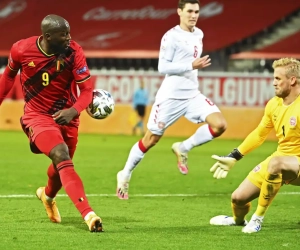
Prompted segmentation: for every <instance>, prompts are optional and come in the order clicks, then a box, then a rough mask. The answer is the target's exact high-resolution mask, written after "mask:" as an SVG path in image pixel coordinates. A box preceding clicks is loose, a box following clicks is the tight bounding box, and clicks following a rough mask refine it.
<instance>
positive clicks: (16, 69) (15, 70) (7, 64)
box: [7, 64, 19, 71]
mask: <svg viewBox="0 0 300 250" xmlns="http://www.w3.org/2000/svg"><path fill="white" fill-rule="evenodd" d="M7 66H8V67H9V69H10V70H12V71H18V70H19V69H13V68H12V67H11V66H10V65H9V64H7Z"/></svg>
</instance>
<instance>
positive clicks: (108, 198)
mask: <svg viewBox="0 0 300 250" xmlns="http://www.w3.org/2000/svg"><path fill="white" fill-rule="evenodd" d="M138 139H139V138H138V137H131V136H109V135H91V134H90V135H86V134H82V135H80V138H79V144H78V148H77V152H76V154H75V158H74V163H75V168H76V169H77V171H78V173H79V174H80V176H81V177H82V180H83V182H84V185H85V190H86V193H87V194H88V195H89V196H88V197H89V201H90V204H91V206H92V207H93V208H94V210H95V211H96V212H97V213H98V214H99V215H100V216H101V217H102V219H103V225H104V229H105V232H104V233H102V234H94V233H90V232H89V231H88V229H87V226H86V225H85V224H84V223H83V221H82V219H81V216H80V215H79V213H78V212H77V210H76V209H75V207H74V206H73V205H72V203H71V201H70V200H69V198H68V197H66V196H65V192H64V191H63V190H62V191H61V192H60V196H59V197H58V198H57V202H58V206H59V209H60V213H61V216H62V223H61V224H59V225H58V224H53V223H51V222H50V221H49V219H48V218H47V216H46V213H45V211H44V208H43V206H42V204H41V202H40V201H39V200H37V198H35V196H34V194H35V190H36V188H37V187H39V186H43V185H45V183H46V180H47V176H46V169H47V166H48V164H49V163H50V160H49V159H47V158H46V157H45V156H43V155H34V154H32V153H31V152H30V150H29V146H28V141H27V138H26V136H25V135H24V134H23V133H22V132H10V131H0V149H1V151H0V152H1V153H0V156H1V157H0V187H1V188H0V204H1V216H0V218H1V223H0V232H1V240H0V249H3V250H6V249H9V250H13V249H22V250H27V249H28V250H35V249H37V250H41V249H46V250H51V249H53V250H58V249H64V250H65V249H67V250H68V249H70V250H71V249H72V250H74V249H109V250H114V249H120V250H121V249H122V250H123V249H126V250H127V249H128V250H131V249H135V250H143V249H149V250H150V249H151V250H153V249H164V250H167V249H172V250H175V249H176V250H177V249H182V250H186V249H187V250H189V249H195V250H196V249H197V250H198V249H201V250H203V249H204V250H206V249H208V250H221V249H222V250H223V249H230V250H248V249H249V250H253V249H270V250H275V249H281V250H282V249H299V233H300V225H299V224H298V221H299V219H300V216H298V211H299V207H300V200H299V194H300V189H299V188H297V187H293V186H284V187H282V189H281V192H280V193H279V195H278V196H277V197H276V198H275V200H274V202H273V204H272V206H271V207H270V208H269V210H268V212H267V216H266V218H265V221H264V224H263V228H262V231H261V232H259V233H257V234H252V235H245V234H243V233H242V232H241V227H215V226H211V225H209V219H210V218H211V217H212V216H215V215H218V214H231V208H230V194H231V192H232V191H233V190H234V189H235V188H236V187H237V186H238V184H239V183H240V182H241V181H242V180H243V179H244V178H245V177H246V175H247V173H248V172H249V171H250V170H251V169H252V168H254V167H255V166H256V165H257V164H258V163H259V162H260V161H262V160H263V159H265V158H266V157H267V156H268V155H269V154H270V153H272V152H273V151H274V150H275V149H276V142H265V143H264V144H263V145H262V146H261V147H260V148H259V149H256V150H255V151H253V152H252V153H250V154H249V155H248V156H246V157H245V158H244V159H243V160H242V161H240V162H238V163H237V164H236V166H235V167H234V168H233V170H232V171H231V172H230V173H229V175H228V177H227V178H226V179H224V180H215V179H213V178H212V174H211V173H210V172H209V168H210V167H211V166H212V164H213V163H214V161H213V160H212V159H211V158H210V156H211V155H212V154H227V153H229V152H230V151H231V150H232V149H233V148H234V147H236V146H238V145H239V143H240V142H241V141H237V140H222V139H216V140H214V141H213V142H210V143H208V144H206V145H203V146H201V147H198V148H194V149H193V150H192V151H191V152H190V154H189V168H190V172H189V174H188V175H186V176H183V175H181V174H180V173H179V171H178V170H177V166H176V160H175V156H174V155H173V154H172V152H171V149H170V147H171V145H172V143H173V142H176V141H178V140H182V139H183V138H162V140H161V141H160V142H159V143H158V145H157V146H156V147H155V148H153V149H151V150H150V151H149V152H148V153H147V155H146V156H145V158H144V159H143V161H141V163H140V165H139V166H138V167H137V169H136V170H135V172H134V174H133V177H132V180H131V183H130V185H131V186H130V195H131V196H130V199H129V200H128V201H124V200H118V199H117V198H116V197H115V196H114V194H115V189H116V173H117V172H118V171H119V170H120V169H121V168H123V166H124V163H125V161H126V159H127V155H128V153H129V150H130V148H131V146H132V145H133V144H134V143H135V142H136V141H137V140H138ZM298 192H299V193H298ZM256 204H257V201H254V202H253V204H252V205H253V206H252V210H251V214H252V213H253V212H254V210H255V207H256ZM249 217H250V216H248V218H249Z"/></svg>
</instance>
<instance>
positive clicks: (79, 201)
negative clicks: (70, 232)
mask: <svg viewBox="0 0 300 250" xmlns="http://www.w3.org/2000/svg"><path fill="white" fill-rule="evenodd" d="M76 138H77V137H76ZM34 142H35V144H36V146H37V147H38V148H39V150H40V151H41V152H43V153H44V154H46V155H47V156H48V157H49V158H50V159H51V160H52V162H53V164H54V165H55V166H56V169H57V171H58V173H59V176H60V180H61V183H62V186H63V187H64V189H65V191H66V193H67V194H68V196H69V197H70V199H71V200H72V202H73V204H74V205H75V207H76V208H77V210H78V211H79V212H80V214H81V216H82V217H83V219H84V220H85V221H86V222H87V224H88V226H89V230H90V231H93V232H100V231H102V221H101V219H100V217H98V216H97V215H96V214H95V213H94V211H93V210H92V208H91V207H90V205H89V203H88V200H87V197H86V195H85V192H84V187H83V183H82V181H81V178H80V177H79V175H78V174H77V173H76V171H75V169H74V164H73V162H72V160H71V157H70V154H69V149H68V146H67V144H66V143H65V142H64V139H63V137H62V134H61V133H60V132H58V131H44V132H41V133H40V134H38V135H37V136H36V138H35V141H34Z"/></svg>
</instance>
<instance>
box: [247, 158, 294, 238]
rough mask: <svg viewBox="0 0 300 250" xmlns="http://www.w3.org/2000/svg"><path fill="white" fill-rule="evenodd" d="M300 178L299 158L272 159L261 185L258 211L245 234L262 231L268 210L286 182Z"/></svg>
mask: <svg viewBox="0 0 300 250" xmlns="http://www.w3.org/2000/svg"><path fill="white" fill-rule="evenodd" d="M298 176H299V159H298V157H295V156H274V157H272V158H271V159H270V161H269V164H268V167H267V171H266V173H265V176H264V180H263V182H262V185H261V192H260V195H259V198H258V205H257V209H256V211H255V213H254V214H253V215H252V217H251V220H250V222H249V225H247V227H245V228H243V232H244V233H256V232H258V231H260V229H261V224H262V222H263V219H264V216H265V214H266V212H267V209H268V208H269V206H270V205H271V203H272V201H273V200H274V198H275V196H276V195H277V193H278V191H279V189H280V187H281V186H282V184H283V183H285V182H286V183H289V182H293V180H294V181H296V180H297V179H298ZM295 183H296V182H295Z"/></svg>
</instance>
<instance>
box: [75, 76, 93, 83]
mask: <svg viewBox="0 0 300 250" xmlns="http://www.w3.org/2000/svg"><path fill="white" fill-rule="evenodd" d="M90 78H91V76H90V75H88V76H87V77H86V78H83V79H82V80H79V81H76V80H75V82H76V83H83V82H85V81H86V80H88V79H90Z"/></svg>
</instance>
